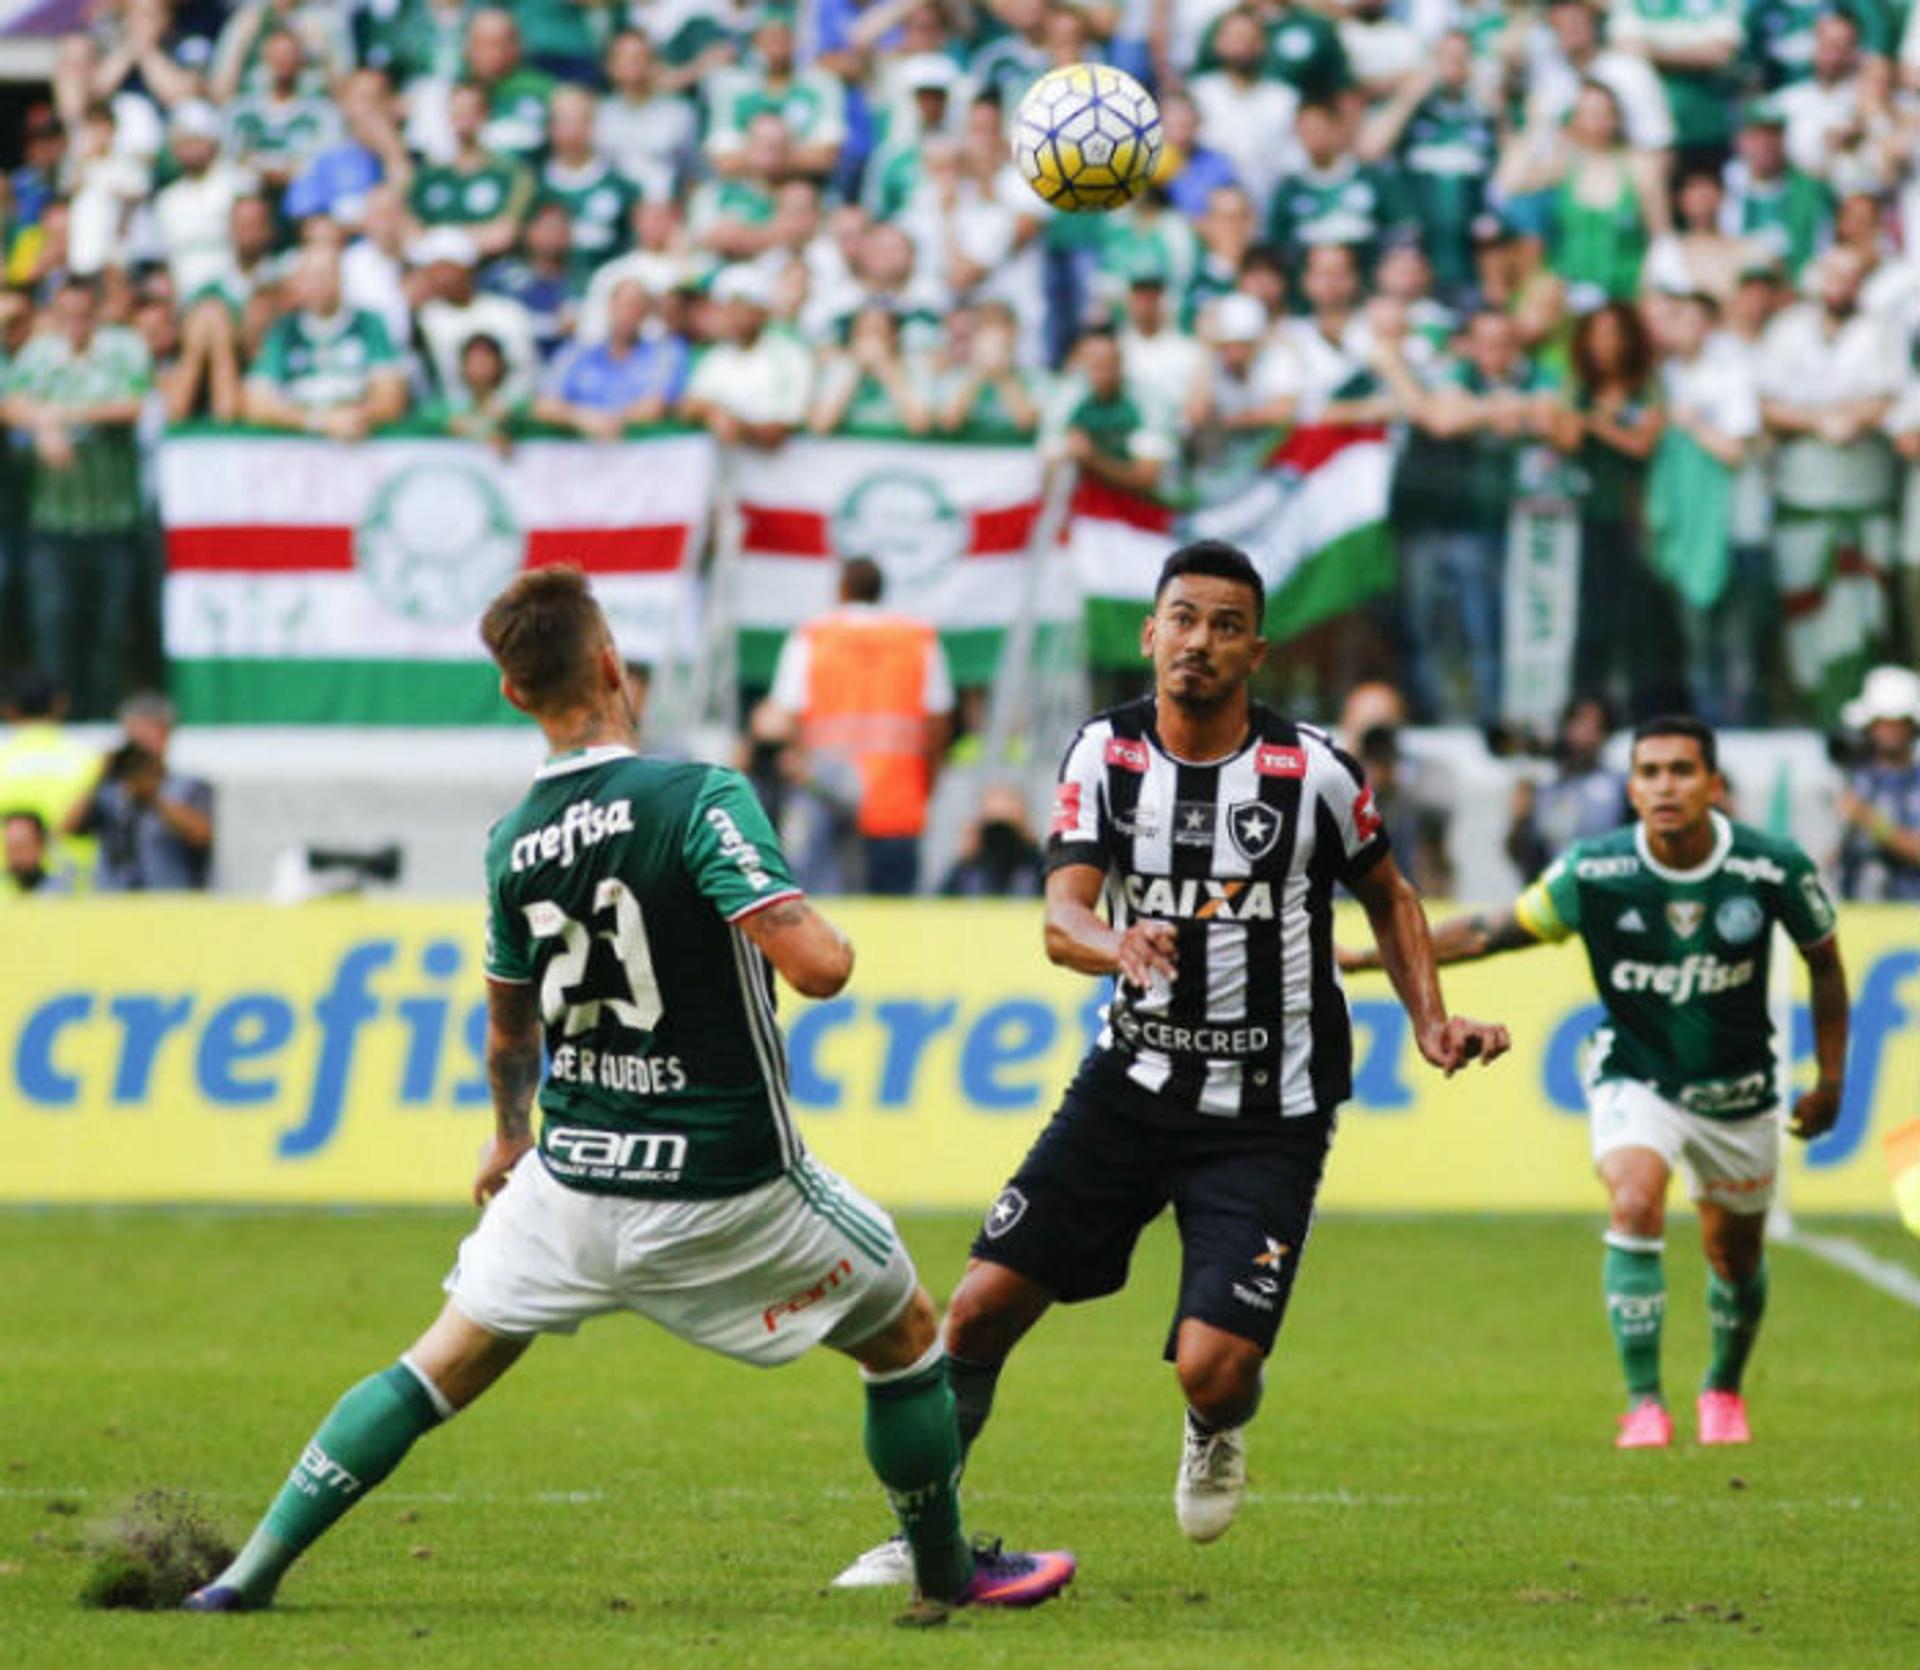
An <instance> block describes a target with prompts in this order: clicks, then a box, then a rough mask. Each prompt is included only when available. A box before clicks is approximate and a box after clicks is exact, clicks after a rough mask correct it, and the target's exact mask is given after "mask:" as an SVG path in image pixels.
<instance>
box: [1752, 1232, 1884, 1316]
mask: <svg viewBox="0 0 1920 1670" xmlns="http://www.w3.org/2000/svg"><path fill="white" fill-rule="evenodd" d="M1771 1227H1772V1233H1773V1239H1774V1240H1776V1241H1780V1242H1784V1243H1785V1244H1786V1245H1787V1246H1789V1247H1798V1248H1799V1249H1800V1250H1801V1251H1802V1252H1809V1253H1812V1254H1813V1256H1814V1257H1815V1258H1817V1259H1819V1260H1820V1261H1821V1263H1823V1264H1831V1265H1832V1266H1833V1267H1834V1268H1835V1269H1837V1270H1845V1271H1847V1272H1848V1273H1849V1274H1850V1275H1855V1276H1858V1277H1859V1278H1860V1279H1861V1280H1862V1281H1863V1282H1865V1283H1866V1284H1867V1285H1868V1286H1869V1287H1874V1288H1878V1289H1879V1290H1880V1291H1881V1292H1882V1293H1884V1294H1886V1295H1887V1296H1888V1297H1889V1298H1892V1299H1898V1300H1899V1301H1900V1302H1901V1304H1903V1305H1912V1306H1913V1307H1914V1309H1915V1310H1920V1276H1916V1275H1915V1274H1914V1273H1913V1272H1912V1271H1911V1270H1909V1269H1908V1268H1907V1267H1906V1266H1905V1265H1904V1264H1896V1263H1894V1261H1893V1260H1892V1259H1890V1258H1882V1257H1880V1255H1879V1254H1878V1253H1873V1252H1869V1251H1868V1250H1867V1249H1866V1248H1865V1247H1863V1246H1861V1244H1860V1243H1859V1242H1858V1241H1854V1240H1850V1239H1849V1238H1848V1237H1846V1236H1844V1235H1809V1234H1808V1233H1807V1232H1806V1231H1805V1230H1803V1229H1801V1228H1800V1227H1799V1226H1798V1225H1797V1224H1795V1223H1794V1221H1793V1220H1792V1219H1791V1218H1788V1219H1786V1220H1785V1222H1784V1223H1782V1222H1780V1221H1779V1220H1777V1219H1776V1220H1775V1222H1774V1224H1773V1225H1772V1226H1771Z"/></svg>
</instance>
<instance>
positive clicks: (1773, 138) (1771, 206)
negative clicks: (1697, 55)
mask: <svg viewBox="0 0 1920 1670" xmlns="http://www.w3.org/2000/svg"><path fill="white" fill-rule="evenodd" d="M1734 149H1735V155H1734V158H1733V160H1732V161H1731V162H1729V163H1728V164H1727V166H1726V169H1725V171H1724V172H1723V174H1722V179H1723V180H1724V181H1725V183H1726V194H1727V195H1726V207H1725V211H1724V215H1723V224H1724V225H1725V226H1726V229H1727V230H1728V231H1729V232H1732V233H1734V234H1735V235H1736V236H1738V237H1742V238H1747V239H1749V240H1751V241H1752V242H1754V243H1756V244H1758V245H1759V246H1760V248H1761V249H1762V250H1763V251H1764V253H1765V254H1766V255H1767V256H1768V257H1769V258H1770V259H1772V260H1775V261H1781V262H1784V263H1785V264H1786V268H1787V271H1788V272H1789V273H1790V274H1791V275H1792V276H1793V277H1794V278H1796V279H1797V278H1798V277H1799V276H1800V272H1801V269H1802V268H1804V267H1805V266H1806V264H1807V262H1808V261H1810V260H1811V259H1812V258H1813V255H1814V253H1815V251H1817V250H1818V249H1819V248H1820V246H1821V245H1822V243H1824V242H1825V240H1826V233H1827V228H1828V226H1829V224H1830V223H1831V221H1832V219H1833V203H1832V200H1831V199H1830V197H1829V196H1828V193H1827V188H1826V187H1825V186H1824V185H1823V184H1822V183H1821V182H1820V181H1818V180H1816V179H1814V178H1812V176H1810V175H1807V174H1802V173H1801V172H1800V170H1799V169H1797V168H1795V167H1794V166H1793V165H1792V164H1791V163H1789V162H1788V161H1787V118H1786V113H1785V112H1784V111H1783V110H1781V108H1780V107H1779V105H1777V104H1775V103H1774V101H1773V100H1772V99H1750V100H1748V101H1747V107H1746V111H1745V121H1744V123H1743V124H1742V126H1741V129H1740V133H1739V136H1738V137H1737V138H1736V140H1735V141H1734Z"/></svg>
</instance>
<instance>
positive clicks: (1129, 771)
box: [1047, 696, 1387, 1118]
mask: <svg viewBox="0 0 1920 1670" xmlns="http://www.w3.org/2000/svg"><path fill="white" fill-rule="evenodd" d="M1154 714H1155V704H1154V699H1153V698H1152V697H1150V696H1149V697H1143V698H1141V699H1140V700H1138V701H1133V702H1127V703H1125V704H1123V705H1122V706H1120V707H1116V708H1111V709H1109V710H1108V711H1107V712H1105V713H1102V714H1100V715H1098V716H1097V717H1095V718H1093V719H1091V720H1089V721H1088V722H1087V723H1086V724H1085V725H1083V726H1082V727H1081V728H1080V732H1079V734H1078V735H1077V736H1076V737H1075V738H1074V741H1073V746H1072V747H1071V748H1069V749H1068V750H1067V757H1066V761H1065V763H1064V764H1063V765H1062V767H1061V770H1060V781H1059V786H1058V788H1057V789H1056V790H1055V795H1054V806H1053V822H1052V828H1051V833H1050V835H1049V838H1048V844H1047V866H1048V869H1049V870H1055V869H1060V868H1062V867H1063V866H1066V865H1069V864H1091V865H1094V866H1096V867H1097V868H1099V869H1101V870H1103V871H1105V872H1106V878H1107V880H1106V903H1107V914H1108V917H1109V920H1110V921H1111V922H1112V923H1113V925H1114V926H1115V927H1116V928H1124V927H1126V926H1127V925H1128V924H1129V923H1130V922H1133V921H1135V920H1138V919H1140V918H1144V917H1159V918H1163V919H1165V920H1167V921H1170V922H1172V923H1173V924H1174V926H1175V930H1176V932H1177V934H1178V936H1179V948H1178V964H1179V975H1178V977H1177V978H1176V979H1174V980H1173V981H1171V982H1167V981H1165V980H1156V981H1155V982H1154V984H1153V985H1152V986H1151V987H1149V988H1147V989H1145V990H1142V989H1141V988H1140V987H1137V986H1135V985H1133V984H1132V983H1131V982H1129V981H1126V980H1119V981H1118V982H1116V986H1115V992H1114V997H1113V1001H1112V1003H1111V1004H1110V1005H1109V1007H1108V1010H1107V1013H1106V1017H1105V1022H1104V1025H1103V1027H1102V1030H1101V1033H1100V1038H1099V1041H1098V1043H1097V1044H1096V1045H1095V1046H1094V1051H1093V1054H1092V1056H1091V1057H1090V1058H1089V1064H1090V1065H1091V1066H1093V1067H1095V1068H1104V1069H1106V1070H1109V1071H1111V1070H1118V1071H1119V1072H1121V1073H1123V1074H1124V1076H1125V1077H1126V1079H1127V1080H1128V1081H1129V1082H1130V1083H1131V1084H1132V1085H1134V1086H1136V1087H1137V1088H1139V1089H1141V1090H1144V1091H1147V1092H1149V1093H1150V1096H1151V1098H1152V1100H1153V1102H1154V1103H1155V1104H1157V1106H1158V1107H1159V1108H1160V1109H1161V1110H1162V1111H1164V1112H1165V1113H1166V1114H1168V1115H1169V1116H1173V1117H1184V1116H1187V1115H1192V1114H1207V1115H1213V1116H1215V1117H1225V1118H1235V1117H1242V1116H1248V1115H1254V1116H1258V1115H1261V1114H1268V1115H1273V1114H1279V1115H1301V1114H1309V1113H1313V1112H1316V1111H1323V1110H1330V1109H1332V1108H1333V1107H1335V1106H1336V1105H1337V1104H1339V1103H1340V1102H1342V1101H1344V1100H1345V1099H1346V1098H1347V1097H1348V1096H1349V1095H1350V1094H1351V1093H1352V1088H1353V1085H1352V1076H1353V1037H1352V1028H1351V1025H1350V1023H1349V1020H1348V1016H1347V999H1346V992H1345V990H1344V988H1343V987H1342V986H1341V983H1340V975H1339V971H1338V970H1337V969H1336V967H1335V965H1334V959H1333V886H1334V883H1335V882H1337V881H1344V880H1347V879H1348V878H1350V877H1354V876H1358V875H1362V874H1364V873H1365V872H1366V871H1367V870H1369V869H1371V868H1372V867H1373V866H1374V865H1375V864H1377V863H1378V862H1379V861H1380V860H1381V859H1382V858H1383V857H1385V856H1386V853H1387V835H1386V831H1385V829H1384V828H1383V827H1382V824H1381V821H1380V817H1379V815H1378V813H1376V812H1375V810H1374V807H1373V797H1372V792H1371V791H1370V790H1369V789H1368V787H1367V783H1366V778H1365V776H1364V775H1363V774H1362V772H1361V770H1360V767H1359V766H1358V765H1357V764H1355V763H1354V761H1353V759H1352V758H1351V757H1350V756H1348V755H1347V754H1345V753H1343V752H1341V750H1340V749H1338V748H1336V747H1335V746H1334V744H1333V741H1332V739H1331V738H1330V737H1328V735H1327V734H1326V733H1325V732H1324V731H1321V730H1317V729H1315V728H1314V727H1313V726H1310V725H1297V724H1293V723H1291V722H1290V721H1288V720H1286V719H1283V718H1281V717H1280V715H1279V714H1277V713H1275V712H1273V711H1272V710H1271V709H1270V708H1266V707H1262V706H1261V705H1259V704H1258V703H1256V704H1254V707H1253V712H1252V724H1251V727H1250V731H1249V735H1248V738H1247V741H1246V744H1245V745H1244V746H1243V747H1242V748H1241V749H1240V750H1239V752H1238V753H1235V754H1233V755H1231V756H1229V757H1228V758H1226V759H1223V760H1216V761H1214V762H1212V763H1210V764H1205V765H1196V764H1193V763H1190V762H1189V761H1186V760H1182V759H1179V758H1177V757H1176V756H1174V755H1173V754H1171V753H1169V752H1168V751H1167V748H1166V747H1165V745H1164V744H1163V743H1162V742H1161V741H1160V737H1159V734H1158V732H1157V730H1156V728H1155V724H1154Z"/></svg>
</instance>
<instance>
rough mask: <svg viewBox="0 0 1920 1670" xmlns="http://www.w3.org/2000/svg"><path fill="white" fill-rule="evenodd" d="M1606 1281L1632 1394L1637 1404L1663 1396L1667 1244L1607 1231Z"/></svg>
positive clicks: (1616, 1341)
mask: <svg viewBox="0 0 1920 1670" xmlns="http://www.w3.org/2000/svg"><path fill="white" fill-rule="evenodd" d="M1606 1240H1607V1256H1606V1263H1605V1266H1604V1269H1605V1280H1606V1289H1607V1321H1608V1322H1609V1323H1610V1324H1611V1325H1612V1327H1613V1343H1614V1347H1615V1349H1616V1350H1618V1351H1619V1353H1620V1367H1621V1368H1622V1369H1623V1370H1624V1371H1625V1372H1626V1377H1627V1395H1628V1396H1629V1397H1631V1398H1632V1399H1634V1400H1635V1401H1636V1402H1637V1401H1638V1400H1640V1399H1641V1398H1648V1397H1654V1398H1657V1397H1658V1396H1659V1395H1660V1324H1661V1322H1662V1321H1663V1320H1664V1318H1665V1316H1666V1310H1667V1278H1666V1273H1665V1271H1663V1270H1662V1269H1661V1267H1660V1249H1661V1246H1662V1244H1663V1243H1662V1242H1660V1241H1659V1240H1657V1239H1654V1238H1652V1237H1643V1236H1639V1235H1623V1234H1621V1233H1619V1232H1618V1231H1615V1230H1608V1231H1607V1237H1606Z"/></svg>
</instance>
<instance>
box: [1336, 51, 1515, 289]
mask: <svg viewBox="0 0 1920 1670" xmlns="http://www.w3.org/2000/svg"><path fill="white" fill-rule="evenodd" d="M1473 70H1474V65H1473V46H1472V43H1471V42H1470V41H1469V40H1468V39H1467V36H1466V33H1465V32H1464V31H1463V30H1458V29H1452V30H1449V31H1448V32H1447V33H1446V34H1444V35H1442V36H1441V37H1440V39H1439V41H1438V42H1437V43H1436V44H1435V46H1434V49H1433V58H1432V62H1431V63H1429V64H1428V65H1426V66H1425V67H1424V68H1422V69H1421V70H1420V71H1418V72H1417V73H1416V74H1414V75H1412V76H1410V77H1408V78H1407V80H1406V81H1405V82H1404V83H1403V84H1402V85H1401V87H1400V90H1399V91H1398V92H1397V93H1395V95H1394V96H1393V98H1391V99H1390V100H1388V102H1387V103H1386V104H1385V105H1383V106H1382V107H1381V108H1380V109H1378V110H1377V111H1375V112H1374V113H1373V114H1372V115H1371V116H1369V117H1368V119H1367V122H1366V125H1365V126H1364V127H1363V128H1362V129H1361V131H1360V142H1359V145H1358V147H1357V149H1358V153H1359V156H1360V160H1361V161H1362V162H1367V163H1374V164H1380V163H1385V162H1388V161H1390V160H1391V161H1393V162H1396V163H1397V164H1398V165H1399V170H1400V182H1401V195H1402V199H1403V203H1404V206H1405V208H1406V210H1407V212H1408V214H1409V215H1410V217H1411V219H1412V221H1413V223H1414V224H1415V225H1416V226H1417V227H1418V228H1419V232H1420V241H1421V243H1422V245H1423V246H1424V248H1425V249H1426V252H1427V259H1428V260H1429V261H1431V262H1432V263H1433V276H1434V283H1435V285H1436V286H1437V287H1438V289H1439V291H1440V293H1441V294H1442V295H1445V296H1449V297H1457V296H1458V295H1459V294H1460V293H1461V292H1462V291H1464V290H1466V289H1467V288H1468V287H1469V286H1470V285H1471V284H1472V282H1473V242H1472V234H1471V228H1472V226H1473V223H1474V220H1475V218H1476V217H1477V216H1478V215H1479V214H1480V213H1481V212H1482V210H1483V208H1484V207H1485V204H1486V199H1487V187H1488V185H1489V184H1490V183H1491V181H1492V179H1493V169H1494V164H1495V162H1496V160H1497V159H1498V153H1499V137H1498V135H1497V133H1496V132H1495V129H1494V124H1493V120H1492V118H1491V117H1490V116H1489V115H1488V114H1487V112H1486V111H1485V110H1484V109H1483V108H1482V107H1481V104H1480V101H1479V99H1478V98H1477V97H1476V96H1475V94H1474V91H1473V85H1472V83H1473Z"/></svg>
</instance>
